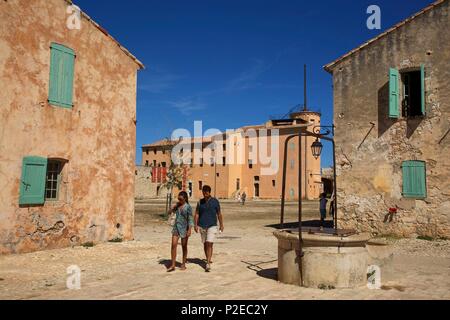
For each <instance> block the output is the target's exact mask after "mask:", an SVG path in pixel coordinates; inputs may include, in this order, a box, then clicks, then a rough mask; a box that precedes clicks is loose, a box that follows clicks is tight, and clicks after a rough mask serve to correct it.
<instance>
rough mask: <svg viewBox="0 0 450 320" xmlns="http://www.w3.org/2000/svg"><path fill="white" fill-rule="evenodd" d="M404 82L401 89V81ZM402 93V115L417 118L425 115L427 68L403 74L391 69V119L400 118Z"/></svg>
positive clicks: (423, 67) (422, 67) (421, 67)
mask: <svg viewBox="0 0 450 320" xmlns="http://www.w3.org/2000/svg"><path fill="white" fill-rule="evenodd" d="M400 80H402V87H401V89H400V86H399V81H400ZM400 93H402V96H403V97H402V108H401V109H402V110H401V111H402V115H403V116H404V117H415V116H422V115H425V66H424V65H421V66H420V68H419V69H417V70H413V71H406V72H402V74H401V75H400V73H399V71H398V70H397V69H394V68H391V69H389V117H390V118H399V117H400V107H399V104H400Z"/></svg>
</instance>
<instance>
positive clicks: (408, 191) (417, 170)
mask: <svg viewBox="0 0 450 320" xmlns="http://www.w3.org/2000/svg"><path fill="white" fill-rule="evenodd" d="M402 171H403V196H404V197H406V198H426V197H427V184H426V167H425V162H423V161H405V162H403V165H402Z"/></svg>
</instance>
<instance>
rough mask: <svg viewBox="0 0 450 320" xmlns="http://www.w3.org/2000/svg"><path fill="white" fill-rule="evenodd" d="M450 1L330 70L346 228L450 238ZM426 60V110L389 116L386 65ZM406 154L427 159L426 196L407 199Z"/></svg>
mask: <svg viewBox="0 0 450 320" xmlns="http://www.w3.org/2000/svg"><path fill="white" fill-rule="evenodd" d="M449 7H450V1H445V2H444V3H443V4H441V5H439V6H437V7H436V8H434V9H433V10H430V11H429V12H427V13H425V14H423V15H421V16H419V17H417V18H415V19H414V20H413V21H411V22H410V23H407V24H406V25H404V26H402V27H400V28H399V29H397V30H396V31H394V32H392V33H390V34H388V35H387V36H385V37H383V38H381V39H379V40H377V41H376V42H374V43H373V44H371V45H369V46H368V47H366V48H364V49H362V50H360V51H358V52H356V53H355V54H353V55H351V56H350V57H348V58H347V59H344V60H342V61H341V62H340V63H339V64H337V65H336V66H335V67H334V69H333V82H334V119H335V124H336V126H337V129H336V143H337V158H338V159H337V161H338V164H337V170H338V179H337V183H338V197H339V198H338V205H339V218H340V219H341V220H340V226H341V227H356V228H357V229H359V230H362V231H370V232H373V233H379V234H398V235H403V236H417V235H426V236H432V237H447V238H450V159H449V155H450V135H448V136H447V137H446V138H445V139H443V140H442V138H443V137H444V136H445V134H446V132H448V130H449V129H450V33H449V32H448V30H450V16H449V10H450V9H449ZM422 63H423V64H425V72H426V76H425V77H426V78H425V90H426V113H427V114H426V116H425V117H419V118H409V119H408V118H403V117H400V118H399V119H392V120H391V119H389V117H388V110H389V77H388V73H389V68H390V67H392V68H397V69H399V70H403V69H406V68H417V67H420V64H422ZM371 122H372V123H374V126H373V129H372V130H371V128H372V124H371ZM366 135H368V136H367V138H366V139H364V138H365V137H366ZM441 140H442V141H441ZM406 160H422V161H425V162H426V172H427V192H428V197H427V198H426V199H423V200H415V199H406V198H403V196H402V169H401V165H402V162H403V161H406ZM393 207H397V208H398V212H397V214H392V215H390V214H389V208H393Z"/></svg>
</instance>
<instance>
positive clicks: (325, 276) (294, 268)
mask: <svg viewBox="0 0 450 320" xmlns="http://www.w3.org/2000/svg"><path fill="white" fill-rule="evenodd" d="M274 235H275V237H276V238H277V239H278V281H280V282H282V283H287V284H294V285H301V283H300V282H301V281H300V279H301V277H300V268H299V254H298V252H299V249H300V247H299V237H298V230H293V229H291V230H278V231H275V232H274ZM370 238H371V237H370V235H369V234H365V233H359V234H352V235H348V236H343V235H339V236H337V235H333V234H332V232H331V231H330V232H329V233H321V232H312V230H311V229H303V232H302V240H303V241H302V251H303V257H302V258H301V261H302V264H301V265H302V275H303V286H305V287H309V288H354V287H359V286H364V285H365V284H367V266H368V259H369V257H368V252H367V249H366V244H367V242H368V241H369V239H370Z"/></svg>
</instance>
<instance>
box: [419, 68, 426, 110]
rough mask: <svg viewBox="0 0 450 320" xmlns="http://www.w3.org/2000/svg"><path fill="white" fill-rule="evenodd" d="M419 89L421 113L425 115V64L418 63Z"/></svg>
mask: <svg viewBox="0 0 450 320" xmlns="http://www.w3.org/2000/svg"><path fill="white" fill-rule="evenodd" d="M420 89H421V96H422V102H421V103H422V115H425V112H426V109H425V65H423V64H422V65H420Z"/></svg>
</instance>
